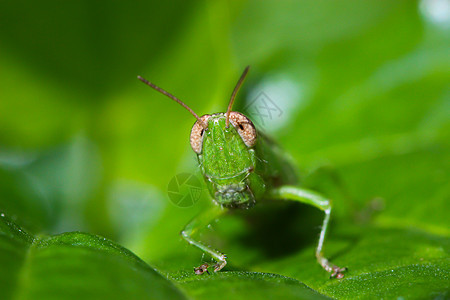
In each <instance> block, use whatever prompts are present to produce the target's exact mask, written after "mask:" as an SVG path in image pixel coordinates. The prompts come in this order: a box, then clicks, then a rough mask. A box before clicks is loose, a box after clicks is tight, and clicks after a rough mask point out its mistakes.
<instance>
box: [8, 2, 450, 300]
mask: <svg viewBox="0 0 450 300" xmlns="http://www.w3.org/2000/svg"><path fill="white" fill-rule="evenodd" d="M430 2H431V1H425V0H424V1H420V2H417V1H408V0H405V1H395V2H392V1H375V0H374V1H357V0H346V1H339V2H325V1H319V2H318V1H296V2H293V1H265V2H264V4H261V3H260V2H258V1H247V2H242V1H235V2H230V1H198V2H189V3H188V2H183V1H171V2H169V3H160V2H148V1H137V2H126V3H125V2H123V3H116V2H112V3H109V4H108V5H104V4H100V3H92V2H88V1H65V2H63V3H58V4H55V3H54V1H39V2H32V1H26V0H23V1H15V2H7V1H3V2H1V3H0V19H1V20H2V24H4V26H3V25H2V26H0V40H1V48H2V49H1V51H0V65H1V66H2V67H1V68H0V81H1V82H2V88H1V89H0V212H1V213H2V214H3V215H2V217H1V218H0V220H1V222H0V265H1V266H2V268H0V269H1V272H0V290H2V293H3V294H2V295H3V296H4V298H26V299H30V298H62V297H64V298H68V297H73V298H75V297H76V298H80V297H81V296H83V297H85V296H90V297H91V298H94V297H95V298H99V297H102V296H104V297H105V298H106V297H108V298H114V297H117V298H127V297H128V298H129V297H133V296H138V297H140V298H144V297H155V298H165V297H166V298H174V297H179V298H184V297H191V298H194V299H197V298H200V299H201V298H205V299H206V298H207V299H230V298H234V299H237V298H246V299H248V298H261V297H263V296H264V297H265V298H320V297H332V298H338V299H341V298H343V299H353V298H399V297H403V298H404V299H409V298H445V297H448V290H449V289H450V286H449V282H450V280H449V274H450V257H449V236H450V230H449V228H450V223H449V218H448V216H447V214H448V213H447V212H448V211H449V209H450V206H449V203H450V201H449V199H450V185H449V172H450V156H449V153H450V144H449V142H448V141H449V140H450V135H449V133H450V120H449V117H448V112H449V111H450V92H449V89H448V78H449V75H450V74H449V70H450V60H449V58H448V52H449V48H450V46H449V39H448V36H449V35H448V30H449V26H448V24H449V21H448V19H447V20H446V21H444V22H442V21H441V22H440V23H439V22H437V21H436V20H433V18H432V16H430V12H429V7H428V8H427V5H429V3H430ZM427 3H428V4H427ZM248 64H250V65H251V66H252V69H251V71H250V73H249V76H248V78H247V80H246V83H245V84H244V86H243V89H242V90H241V92H240V95H239V96H238V99H237V102H236V106H235V108H236V110H240V111H245V110H246V109H247V108H248V104H249V103H251V102H252V101H253V100H254V99H255V97H256V95H258V94H259V93H260V92H264V93H265V94H266V95H267V97H268V98H269V99H271V100H272V101H273V102H274V103H276V104H277V105H278V106H279V108H280V109H281V111H282V116H281V118H280V119H279V120H274V121H279V123H277V124H275V123H274V124H271V123H269V125H271V126H265V128H263V129H265V130H266V131H268V132H269V133H270V134H271V136H273V137H274V138H275V139H276V140H277V141H279V142H280V144H281V145H282V146H283V148H285V149H286V151H287V152H289V153H290V154H291V155H292V157H293V160H294V161H295V163H296V164H297V165H298V168H299V170H300V171H301V172H302V174H303V175H304V176H303V182H304V184H305V185H306V186H308V187H310V188H314V189H316V190H318V191H320V192H322V193H324V194H325V195H327V196H329V197H331V198H332V199H333V200H334V206H335V211H334V213H333V216H332V218H333V219H332V223H331V232H330V234H329V236H328V241H326V243H325V253H326V254H327V255H328V256H330V258H331V259H332V260H333V261H334V262H335V263H336V264H338V265H340V266H347V267H348V268H349V271H348V273H347V274H346V276H345V278H344V279H342V280H329V279H328V277H327V274H326V273H325V272H324V271H323V270H322V269H321V268H320V266H319V265H318V264H317V263H316V262H315V259H314V246H315V243H316V241H317V234H318V228H317V226H319V224H320V223H321V217H322V215H321V213H320V212H318V211H317V210H315V209H313V208H310V207H307V206H302V205H299V204H288V203H286V204H285V205H275V204H268V205H266V206H261V207H258V206H257V207H255V209H254V210H253V211H248V212H240V213H237V214H235V215H230V216H226V217H224V218H223V220H221V221H220V222H218V223H215V224H213V226H212V227H211V228H208V229H206V230H205V233H204V234H203V235H204V236H203V238H204V239H205V240H207V241H208V242H209V243H211V244H212V245H214V246H216V247H217V248H219V249H220V250H222V251H224V252H225V253H227V255H228V257H229V265H227V267H226V268H225V270H224V271H225V272H222V273H220V274H210V275H208V274H204V275H202V276H195V275H194V274H193V272H192V269H193V267H194V266H198V265H200V264H201V263H202V262H204V261H206V262H209V258H206V257H204V258H203V257H202V254H201V252H200V251H198V250H197V249H194V248H192V247H190V246H189V245H187V244H186V243H185V242H184V241H182V240H181V238H180V237H179V235H178V233H179V231H180V230H181V229H182V227H183V226H184V225H185V224H186V223H187V222H188V221H189V219H191V218H192V217H193V216H194V215H196V214H197V213H198V212H200V211H202V210H204V209H205V208H207V207H208V206H210V205H211V203H210V200H209V198H208V195H207V193H206V190H205V191H204V192H203V194H202V195H203V196H202V198H201V199H200V201H199V202H198V203H197V204H196V205H194V206H192V207H190V208H179V207H176V206H174V205H173V204H172V203H171V202H170V201H168V197H167V195H166V189H167V184H168V182H169V181H170V180H171V178H172V177H173V176H175V175H176V174H177V173H181V172H194V170H195V168H196V167H195V154H194V153H193V152H192V150H191V149H190V147H189V142H188V135H189V130H190V128H191V126H192V124H193V123H194V121H195V120H194V119H193V118H192V116H190V115H189V114H187V113H186V112H185V111H184V110H183V109H182V108H180V107H177V106H176V105H175V104H174V103H173V102H171V101H169V100H168V99H165V98H164V97H163V96H162V95H159V94H157V93H156V92H154V91H152V90H150V89H149V88H148V87H145V86H144V85H142V84H141V83H140V82H139V81H138V80H137V79H136V75H142V76H144V77H146V78H148V79H150V80H152V81H153V82H155V83H156V84H158V85H160V86H161V87H163V88H165V89H167V90H169V91H170V92H172V93H173V94H175V95H176V96H178V97H180V98H181V99H182V100H184V101H185V102H186V103H187V104H188V105H189V106H191V107H192V109H193V110H194V111H196V113H197V114H199V115H202V114H205V113H213V112H218V111H223V110H225V107H226V104H227V100H228V98H229V95H230V93H231V91H232V88H233V87H234V84H235V82H236V80H237V79H238V77H239V75H240V73H241V72H242V70H243V68H244V66H245V65H248ZM250 117H252V116H250ZM272 125H273V127H272ZM275 125H276V126H275ZM74 231H75V232H78V231H83V232H90V233H93V234H96V235H91V234H86V233H74ZM98 235H102V236H106V237H108V239H103V238H100V237H99V236H98ZM111 240H114V242H112V241H111ZM118 245H122V246H124V247H126V248H127V249H130V250H131V251H132V252H134V253H136V255H137V256H139V257H140V258H141V259H142V260H143V261H145V263H144V262H143V261H142V260H141V259H139V258H137V257H136V256H135V255H134V254H132V253H131V252H130V251H129V250H126V249H124V248H122V247H121V246H118ZM147 263H148V264H149V265H151V266H152V267H150V266H149V265H147ZM154 268H156V269H157V270H158V271H155V269H154ZM160 274H162V275H160ZM185 295H186V296H185Z"/></svg>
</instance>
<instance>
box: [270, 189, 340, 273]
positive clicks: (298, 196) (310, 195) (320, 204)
mask: <svg viewBox="0 0 450 300" xmlns="http://www.w3.org/2000/svg"><path fill="white" fill-rule="evenodd" d="M271 196H272V198H274V199H280V200H292V201H298V202H301V203H305V204H309V205H312V206H315V207H317V208H319V209H320V210H322V211H323V212H324V213H325V217H324V219H323V224H322V229H321V231H320V236H319V242H318V244H317V247H316V258H317V262H318V263H319V264H320V265H321V266H322V268H324V269H325V271H327V272H329V273H331V275H330V277H331V278H343V277H344V274H343V272H345V271H346V270H347V268H340V267H338V266H336V265H334V264H332V263H331V262H330V261H329V260H328V259H327V258H325V256H324V255H323V244H324V241H325V235H326V232H327V229H328V223H329V221H330V215H331V202H330V200H328V199H326V198H324V197H323V196H321V195H320V194H318V193H315V192H313V191H310V190H306V189H302V188H299V187H295V186H281V187H279V188H275V189H274V190H272V191H271Z"/></svg>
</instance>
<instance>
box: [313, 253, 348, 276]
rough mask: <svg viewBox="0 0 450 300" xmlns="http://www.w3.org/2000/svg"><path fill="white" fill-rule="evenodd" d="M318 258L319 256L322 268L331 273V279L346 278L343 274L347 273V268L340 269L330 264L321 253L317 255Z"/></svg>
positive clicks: (318, 259)
mask: <svg viewBox="0 0 450 300" xmlns="http://www.w3.org/2000/svg"><path fill="white" fill-rule="evenodd" d="M316 256H317V261H318V262H319V264H320V265H321V266H322V268H324V269H325V271H327V272H330V273H331V275H330V279H331V278H337V279H341V278H344V274H343V272H345V271H347V268H340V267H338V266H336V265H334V264H332V263H330V262H329V261H328V259H326V258H325V257H323V256H322V254H321V253H317V254H316Z"/></svg>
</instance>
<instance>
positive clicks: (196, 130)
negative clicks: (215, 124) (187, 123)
mask: <svg viewBox="0 0 450 300" xmlns="http://www.w3.org/2000/svg"><path fill="white" fill-rule="evenodd" d="M210 117H211V115H204V116H202V117H200V120H201V121H202V122H203V123H204V124H208V119H209V118H210ZM204 131H205V128H204V127H203V126H202V124H201V123H200V122H199V121H197V122H195V124H194V126H192V129H191V137H190V141H191V147H192V150H194V152H195V153H197V154H200V153H202V145H203V134H204Z"/></svg>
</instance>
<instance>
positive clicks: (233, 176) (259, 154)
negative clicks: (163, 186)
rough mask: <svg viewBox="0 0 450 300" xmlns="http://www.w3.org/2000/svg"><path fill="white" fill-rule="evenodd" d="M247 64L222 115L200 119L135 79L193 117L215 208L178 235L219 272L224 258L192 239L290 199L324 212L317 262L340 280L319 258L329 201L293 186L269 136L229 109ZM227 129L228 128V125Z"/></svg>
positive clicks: (193, 136) (194, 140) (197, 150)
mask: <svg viewBox="0 0 450 300" xmlns="http://www.w3.org/2000/svg"><path fill="white" fill-rule="evenodd" d="M248 70H249V66H247V68H246V69H245V70H244V72H243V73H242V75H241V77H240V78H239V81H238V82H237V84H236V87H235V88H234V90H233V93H232V94H231V99H230V102H229V104H228V109H227V111H226V113H216V114H212V115H204V116H202V117H199V116H198V115H197V114H196V113H195V112H194V111H193V110H192V109H190V108H189V107H188V106H187V105H186V104H184V103H183V102H182V101H181V100H179V99H178V98H177V97H175V96H173V95H172V94H170V93H168V92H166V91H165V90H163V89H161V88H160V87H158V86H156V85H154V84H153V83H151V82H149V81H148V80H146V79H144V78H142V77H141V76H138V79H139V80H141V81H142V82H144V83H145V84H147V85H149V86H150V87H152V88H154V89H155V90H157V91H158V92H160V93H162V94H164V95H166V96H168V97H169V98H171V99H172V100H174V101H176V102H178V103H179V104H180V105H182V106H183V107H184V108H186V109H187V110H188V111H189V112H190V113H191V114H192V115H193V116H194V117H195V118H196V119H197V121H196V122H195V124H194V126H193V127H192V130H191V135H190V143H191V147H192V150H194V152H195V153H196V154H197V158H198V163H199V165H200V169H201V172H202V174H203V177H204V180H205V182H206V185H207V187H208V189H209V192H210V194H211V197H212V199H213V201H214V202H215V204H216V205H214V206H213V208H211V209H209V210H207V211H205V212H204V213H201V214H200V215H199V216H197V217H196V218H194V219H193V220H192V221H191V222H190V223H188V224H187V225H186V227H185V228H184V229H183V230H182V231H181V236H182V237H183V238H184V239H185V240H186V241H187V242H188V243H190V244H192V245H194V246H197V247H198V248H200V249H201V250H203V251H204V252H206V253H208V254H209V255H210V256H211V257H213V258H214V259H215V260H216V261H217V264H216V265H215V266H214V271H215V272H217V271H220V270H221V269H222V268H223V267H225V265H226V264H227V260H226V259H227V257H226V255H225V254H223V253H221V252H219V251H217V250H215V249H212V248H211V247H209V246H207V245H205V244H203V243H201V242H200V241H198V240H196V239H194V237H193V236H194V235H195V234H196V233H197V232H198V231H199V230H200V229H202V228H204V227H206V226H208V224H209V223H211V222H212V221H213V220H215V219H216V218H218V217H220V216H221V215H223V214H224V213H226V212H227V211H228V210H230V209H248V208H251V207H253V206H254V205H255V204H256V202H259V201H261V200H263V199H271V200H293V201H298V202H301V203H306V204H309V205H312V206H315V207H316V208H318V209H320V210H322V211H323V212H324V213H325V217H324V220H323V225H322V229H321V231H320V236H319V242H318V245H317V248H316V258H317V261H318V263H319V264H320V265H321V266H322V267H323V268H324V269H325V270H326V271H327V272H330V273H331V278H333V277H336V278H343V277H344V274H343V272H344V271H346V268H340V267H338V266H336V265H334V264H332V263H331V262H329V261H328V259H326V258H325V257H324V256H323V251H322V250H323V243H324V240H325V234H326V232H327V228H328V223H329V220H330V214H331V201H330V200H329V199H327V198H325V197H323V196H322V195H320V194H318V193H316V192H314V191H310V190H307V189H303V188H300V187H297V186H295V184H297V180H296V176H295V172H294V168H293V166H292V164H290V162H289V160H288V159H287V158H286V155H285V154H284V153H283V152H282V151H281V149H280V148H279V147H278V146H277V145H276V144H275V143H274V142H273V141H272V140H270V139H269V138H267V137H266V136H265V135H264V134H262V133H261V132H258V131H257V130H256V129H255V126H254V125H253V123H252V121H250V119H249V118H247V117H246V116H245V115H243V114H242V113H239V112H235V111H231V108H232V106H233V102H234V99H235V97H236V94H237V92H238V90H239V88H240V87H241V85H242V82H243V81H244V79H245V77H246V75H247V73H248ZM230 125H231V126H230ZM207 268H208V265H207V264H202V265H201V266H200V267H198V268H195V273H196V274H202V273H204V272H207Z"/></svg>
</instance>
